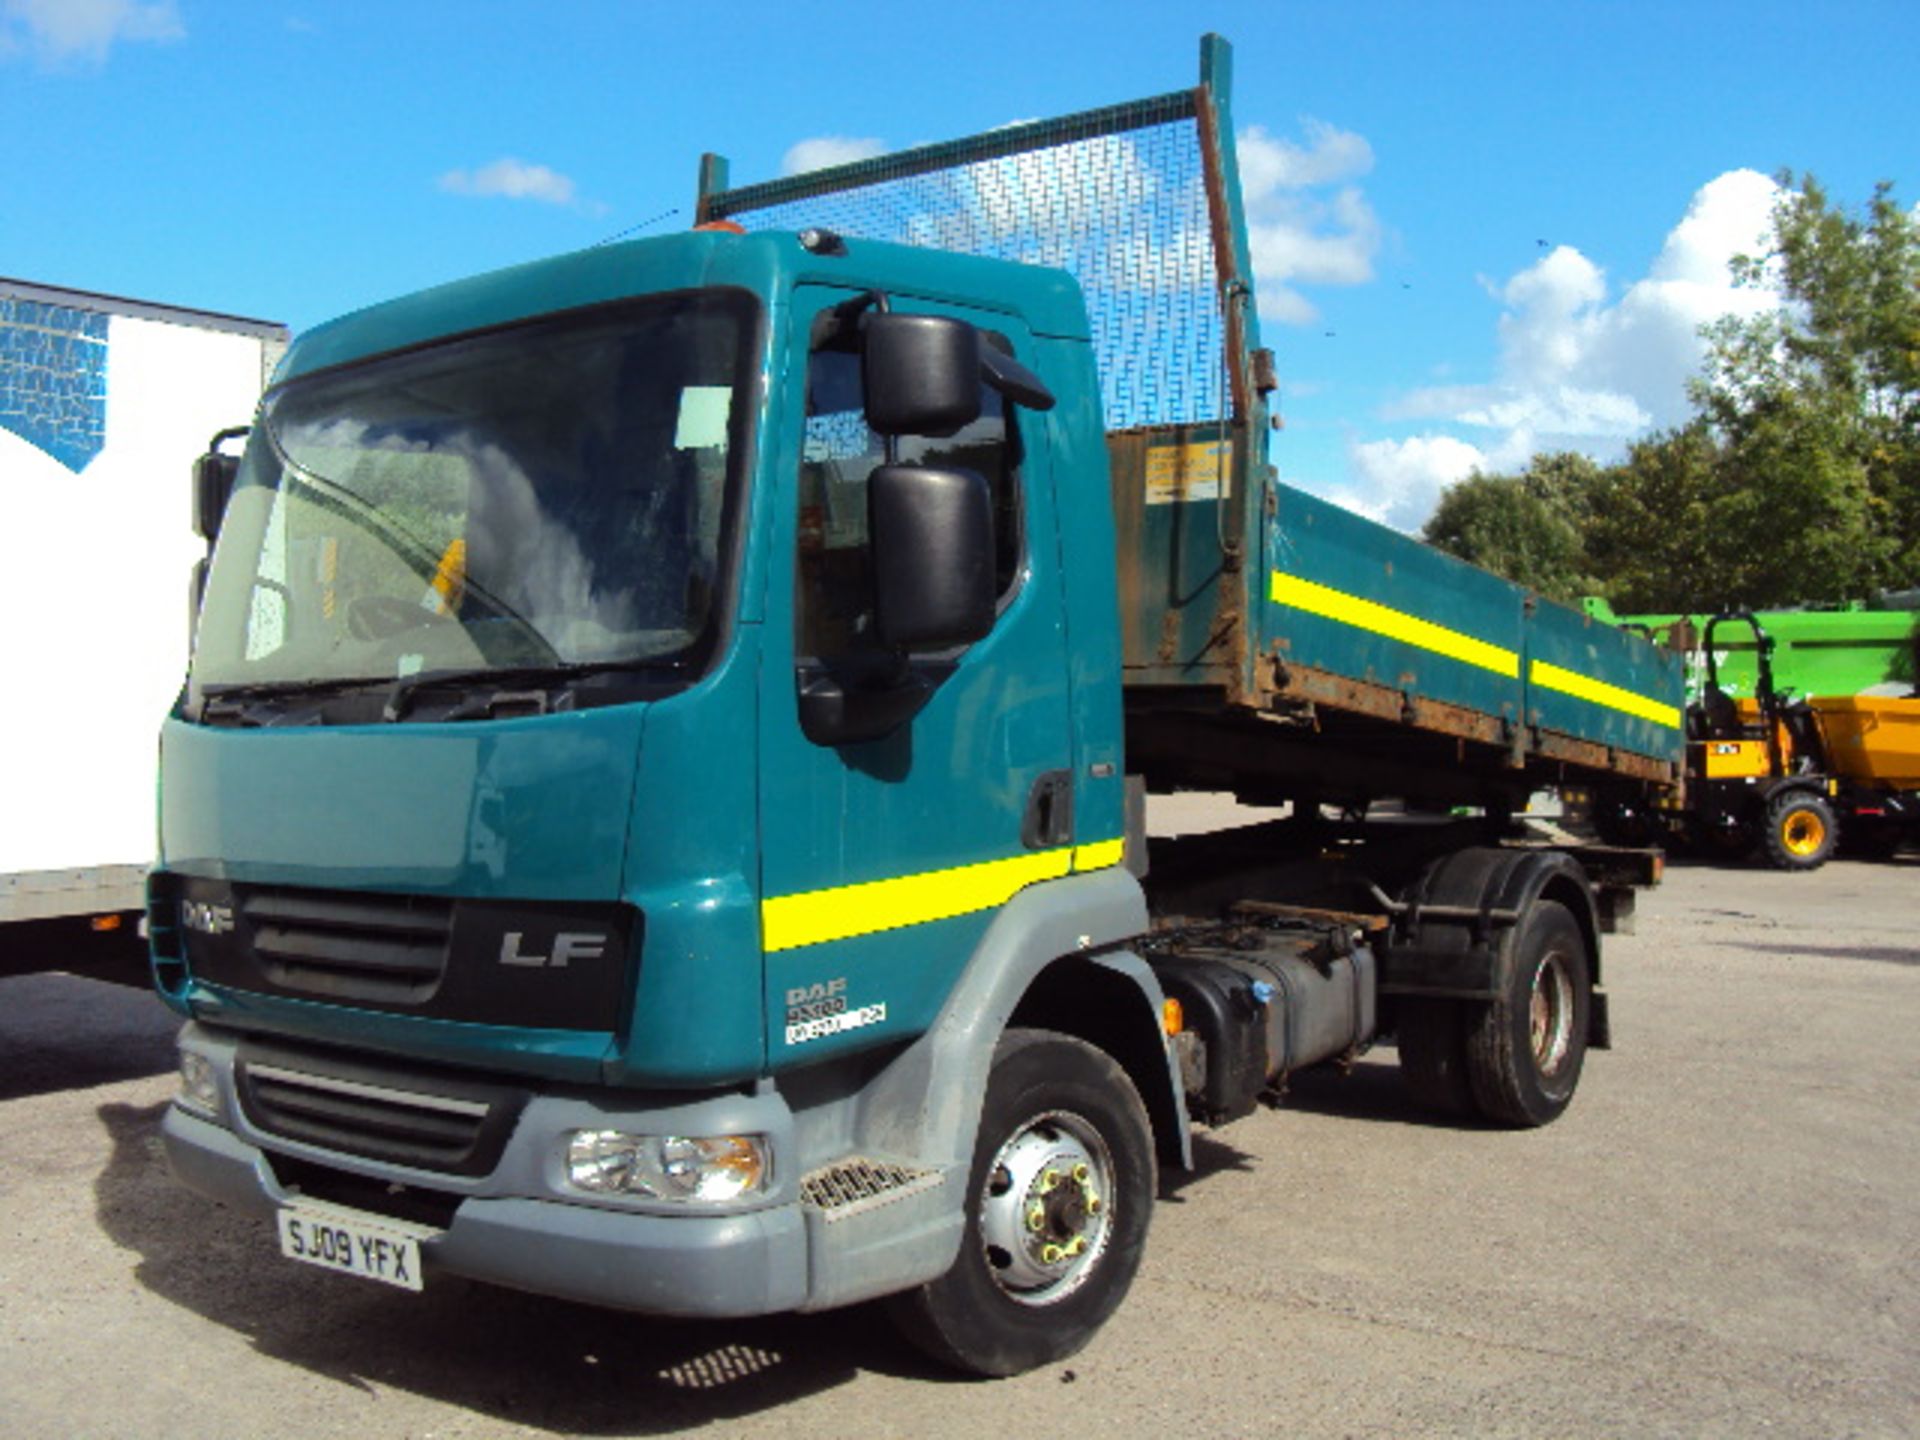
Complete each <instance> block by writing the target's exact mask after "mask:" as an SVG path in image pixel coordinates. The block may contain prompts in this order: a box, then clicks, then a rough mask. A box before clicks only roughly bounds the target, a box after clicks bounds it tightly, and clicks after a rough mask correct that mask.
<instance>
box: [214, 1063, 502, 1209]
mask: <svg viewBox="0 0 1920 1440" xmlns="http://www.w3.org/2000/svg"><path fill="white" fill-rule="evenodd" d="M235 1074H236V1077H237V1079H238V1082H239V1083H238V1089H239V1094H240V1106H241V1109H242V1110H243V1111H244V1112H245V1113H246V1116H247V1119H248V1120H250V1121H251V1122H252V1123H253V1124H254V1125H255V1126H256V1127H257V1128H258V1129H260V1130H261V1131H262V1132H264V1133H265V1134H268V1135H271V1136H276V1137H278V1138H280V1139H283V1140H295V1141H299V1142H301V1143H303V1144H307V1145H315V1146H319V1147H321V1148H322V1149H326V1150H334V1151H339V1152H341V1153H343V1154H348V1155H359V1156H363V1157H365V1158H366V1159H369V1160H384V1161H389V1162H391V1163H394V1164H398V1165H406V1166H410V1167H412V1168H415V1169H420V1170H436V1171H441V1172H444V1173H446V1174H449V1175H484V1174H486V1173H487V1172H488V1171H490V1170H492V1168H493V1167H494V1165H495V1164H497V1163H498V1162H499V1159H500V1153H501V1151H502V1150H504V1149H505V1148H506V1142H507V1138H508V1136H510V1135H511V1134H512V1132H513V1125H514V1122H515V1120H517V1119H518V1118H519V1114H520V1110H521V1108H522V1107H523V1106H524V1105H525V1103H526V1098H527V1097H526V1093H525V1092H524V1091H521V1090H516V1089H513V1088H510V1087H507V1086H503V1085H498V1084H494V1083H491V1082H488V1081H484V1080H478V1079H473V1078H470V1077H467V1076H465V1075H462V1074H460V1073H458V1072H454V1071H436V1070H426V1069H416V1068H412V1067H402V1066H398V1065H395V1064H392V1063H391V1062H387V1061H380V1060H371V1059H367V1058H363V1057H360V1056H354V1055H349V1054H346V1053H344V1052H338V1051H320V1050H311V1049H307V1048H305V1047H297V1046H292V1045H288V1044H285V1043H284V1042H280V1041H266V1040H247V1041H244V1042H242V1044H241V1047H240V1054H239V1059H238V1063H237V1065H236V1067H235Z"/></svg>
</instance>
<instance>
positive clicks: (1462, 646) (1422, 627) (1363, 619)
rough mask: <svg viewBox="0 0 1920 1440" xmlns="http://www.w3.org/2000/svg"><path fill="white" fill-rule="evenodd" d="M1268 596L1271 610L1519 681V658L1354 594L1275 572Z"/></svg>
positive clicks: (1499, 648) (1428, 621)
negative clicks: (1279, 608)
mask: <svg viewBox="0 0 1920 1440" xmlns="http://www.w3.org/2000/svg"><path fill="white" fill-rule="evenodd" d="M1270 595H1271V598H1272V600H1273V602H1274V604H1276V605H1290V606H1292V607H1293V608H1294V609H1295V610H1304V611H1306V612H1307V613H1308V614H1309V615H1319V616H1321V617H1322V618H1324V619H1327V620H1337V621H1339V622H1340V623H1341V624H1342V625H1351V626H1353V627H1354V628H1355V629H1357V630H1369V631H1371V632H1373V633H1374V634H1375V635H1384V636H1386V637H1387V638H1388V639H1389V640H1398V641H1400V642H1401V643H1402V644H1404V645H1416V646H1418V647H1419V648H1420V649H1422V650H1431V651H1432V652H1433V653H1434V654H1436V655H1444V656H1446V657H1447V658H1448V659H1449V660H1459V661H1462V662H1463V663H1465V664H1468V665H1478V666H1479V667H1480V668H1481V669H1482V670H1491V671H1493V673H1494V674H1496V675H1505V676H1506V677H1507V678H1508V679H1511V680H1518V679H1519V678H1520V657H1519V655H1518V654H1516V653H1515V652H1514V651H1512V650H1506V649H1503V648H1501V647H1500V646H1498V645H1489V644H1488V643H1487V642H1486V641H1485V640H1476V639H1474V638H1473V636H1471V635H1463V634H1461V633H1460V632H1459V631H1458V630H1449V629H1448V628H1447V627H1446V626H1444V625H1436V624H1434V623H1433V622H1432V621H1431V620H1422V619H1421V618H1420V617H1419V616H1417V615H1409V614H1407V613H1406V612H1405V611H1404V610H1393V609H1390V608H1388V607H1387V606H1385V605H1380V604H1376V603H1375V602H1374V601H1372V600H1362V599H1361V598H1360V597H1359V596H1358V595H1349V594H1347V593H1346V592H1345V591H1344V590H1335V589H1333V588H1331V587H1330V586H1326V585H1318V584H1315V583H1314V582H1313V581H1311V580H1302V579H1301V578H1300V577H1299V576H1297V575H1285V574H1282V573H1281V572H1280V571H1278V570H1276V571H1274V572H1273V587H1272V590H1271V592H1270Z"/></svg>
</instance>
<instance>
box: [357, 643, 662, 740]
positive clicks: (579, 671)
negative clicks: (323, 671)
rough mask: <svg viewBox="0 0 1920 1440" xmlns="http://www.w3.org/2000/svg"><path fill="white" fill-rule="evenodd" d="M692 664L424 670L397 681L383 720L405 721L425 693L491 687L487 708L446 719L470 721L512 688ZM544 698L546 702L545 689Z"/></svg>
mask: <svg viewBox="0 0 1920 1440" xmlns="http://www.w3.org/2000/svg"><path fill="white" fill-rule="evenodd" d="M688 664H689V662H688V661H687V660H686V659H685V658H684V657H681V656H674V655H662V656H658V657H654V658H650V659H642V660H585V661H577V662H573V663H561V664H557V665H519V666H510V667H505V668H502V667H498V666H496V667H493V668H487V667H475V668H473V669H470V670H422V671H419V672H417V673H416V674H412V675H403V676H401V677H400V678H399V679H398V680H396V681H394V682H393V689H392V691H391V692H390V693H389V694H388V696H387V703H386V706H385V707H384V708H383V709H382V710H381V712H380V718H381V719H382V720H385V721H387V722H389V723H392V722H395V721H399V720H404V719H405V718H406V717H407V712H408V711H409V710H411V709H412V708H413V697H414V696H415V695H417V694H419V693H420V692H421V691H422V690H442V689H457V688H459V687H460V686H463V685H483V684H484V685H488V686H491V687H492V691H493V693H492V694H491V695H490V696H489V697H488V699H487V701H486V704H485V705H484V706H482V707H479V708H475V709H470V708H469V707H468V706H466V705H462V706H460V707H459V708H457V709H455V710H453V711H452V712H450V713H449V714H448V715H447V716H445V717H444V718H446V719H448V720H467V719H473V718H475V717H477V716H479V715H483V714H485V713H487V711H488V710H490V709H491V708H492V706H494V705H495V704H498V703H499V701H500V699H501V697H502V695H503V694H504V692H505V691H506V690H507V689H508V688H509V687H511V686H515V685H536V684H540V683H541V682H546V683H548V684H565V683H567V682H569V681H573V680H580V679H584V678H586V677H587V676H589V675H607V674H612V673H614V672H617V671H622V670H631V671H645V670H685V669H686V668H687V666H688ZM541 695H542V698H543V699H544V696H545V692H544V690H543V691H542V692H541Z"/></svg>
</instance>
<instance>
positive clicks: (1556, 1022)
mask: <svg viewBox="0 0 1920 1440" xmlns="http://www.w3.org/2000/svg"><path fill="white" fill-rule="evenodd" d="M1512 945H1513V964H1512V966H1511V968H1510V970H1509V973H1508V976H1507V980H1506V985H1505V991H1504V993H1503V994H1501V995H1499V996H1497V997H1496V998H1495V999H1494V1001H1493V1003H1492V1004H1491V1005H1488V1006H1487V1007H1486V1009H1485V1010H1484V1011H1482V1012H1481V1014H1480V1016H1479V1018H1478V1022H1477V1023H1476V1024H1475V1025H1473V1027H1472V1028H1471V1029H1470V1030H1469V1031H1468V1033H1467V1037H1466V1062H1467V1078H1468V1081H1469V1083H1470V1085H1471V1086H1472V1089H1473V1098H1474V1102H1475V1104H1476V1106H1477V1107H1478V1108H1479V1111H1480V1113H1481V1114H1482V1115H1484V1116H1485V1117H1486V1118H1487V1119H1489V1120H1492V1121H1494V1122H1496V1123H1498V1124H1503V1125H1514V1126H1520V1127H1532V1126H1536V1125H1545V1124H1547V1123H1548V1122H1550V1121H1552V1120H1555V1119H1557V1118H1558V1117H1559V1115H1560V1113H1561V1112H1562V1111H1563V1110H1565V1109H1566V1108H1567V1105H1568V1104H1569V1103H1570V1102H1571V1101H1572V1099H1573V1092H1574V1090H1575V1089H1576V1088H1578V1086H1579V1084H1580V1067H1581V1065H1582V1063H1583V1062H1584V1061H1585V1060H1586V1055H1587V1018H1588V1013H1589V1011H1590V1010H1591V1008H1592V997H1591V984H1592V982H1591V978H1590V977H1591V975H1592V973H1593V967H1592V964H1591V963H1590V961H1589V959H1588V956H1587V938H1586V936H1585V934H1583V933H1582V931H1581V929H1580V925H1579V922H1578V921H1576V920H1575V919H1574V918H1573V912H1571V911H1570V910H1568V909H1567V907H1566V906H1564V905H1562V904H1560V903H1559V902H1558V901H1554V900H1541V901H1538V902H1536V903H1535V904H1534V906H1533V908H1532V910H1531V911H1530V912H1529V913H1528V915H1527V916H1526V918H1525V919H1524V920H1522V921H1521V922H1520V927H1519V929H1518V930H1517V931H1516V932H1515V934H1514V937H1513V941H1512Z"/></svg>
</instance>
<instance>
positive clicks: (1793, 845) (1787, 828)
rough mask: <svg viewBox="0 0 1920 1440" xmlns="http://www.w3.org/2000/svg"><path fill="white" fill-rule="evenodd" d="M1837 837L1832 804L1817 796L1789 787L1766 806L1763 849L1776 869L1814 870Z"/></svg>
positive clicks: (1823, 859)
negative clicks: (1765, 830)
mask: <svg viewBox="0 0 1920 1440" xmlns="http://www.w3.org/2000/svg"><path fill="white" fill-rule="evenodd" d="M1838 838H1839V827H1838V826H1837V825H1836V824H1835V823H1834V818H1833V807H1832V806H1830V805H1828V804H1827V802H1826V801H1825V800H1824V799H1822V798H1821V797H1820V796H1818V795H1813V794H1809V793H1808V792H1807V791H1805V790H1790V791H1788V792H1787V793H1786V794H1785V795H1779V796H1775V797H1774V800H1773V803H1772V804H1770V805H1768V806H1767V833H1766V838H1765V841H1764V842H1763V848H1764V850H1765V852H1766V856H1767V860H1768V863H1770V864H1771V865H1772V866H1773V867H1774V868H1775V869H1777V870H1818V869H1819V868H1820V867H1821V866H1822V865H1824V864H1826V863H1827V858H1828V857H1829V856H1830V855H1832V854H1833V846H1834V841H1835V840H1837V839H1838Z"/></svg>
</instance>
